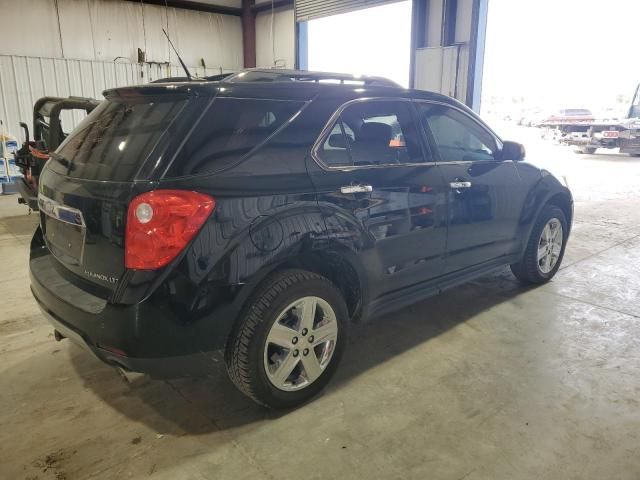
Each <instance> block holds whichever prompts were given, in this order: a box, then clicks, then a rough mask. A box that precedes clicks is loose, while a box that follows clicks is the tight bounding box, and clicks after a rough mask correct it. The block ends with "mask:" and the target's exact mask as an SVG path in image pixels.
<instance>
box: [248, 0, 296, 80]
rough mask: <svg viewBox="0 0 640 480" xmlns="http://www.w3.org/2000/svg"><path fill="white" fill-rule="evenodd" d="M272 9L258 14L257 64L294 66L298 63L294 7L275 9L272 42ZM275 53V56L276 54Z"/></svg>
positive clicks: (282, 66) (261, 65)
mask: <svg viewBox="0 0 640 480" xmlns="http://www.w3.org/2000/svg"><path fill="white" fill-rule="evenodd" d="M271 21H272V15H271V10H267V11H265V12H260V13H258V15H257V16H256V66H258V67H273V66H276V67H281V68H294V67H295V63H296V35H295V32H296V29H295V15H294V12H293V8H285V9H275V11H274V15H273V32H274V35H273V37H275V42H272V38H273V37H272V35H271V32H272V27H271ZM274 53H275V56H274Z"/></svg>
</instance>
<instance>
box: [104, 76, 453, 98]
mask: <svg viewBox="0 0 640 480" xmlns="http://www.w3.org/2000/svg"><path fill="white" fill-rule="evenodd" d="M167 93H173V94H183V95H185V94H186V95H188V94H196V95H202V96H211V95H220V96H236V97H242V98H270V99H274V100H277V99H283V100H300V101H307V100H312V99H314V98H316V97H317V96H318V95H320V96H343V95H344V96H345V97H351V98H357V97H363V96H368V97H372V96H384V97H401V96H402V97H406V96H407V95H408V96H410V97H412V98H421V99H431V100H437V101H441V102H447V103H454V104H458V102H457V101H456V100H454V99H452V98H450V97H447V96H444V95H440V94H438V93H433V92H427V91H424V90H410V89H406V88H403V87H401V86H400V85H398V84H397V83H395V82H393V81H392V80H389V79H386V78H383V77H375V76H368V75H349V74H344V73H330V72H308V71H303V70H283V69H266V68H254V69H248V70H243V71H241V72H238V73H232V74H222V75H216V76H215V77H207V78H204V79H203V78H194V79H192V80H189V79H187V78H186V77H173V78H167V79H160V80H156V81H155V82H153V83H149V84H146V85H140V86H136V87H121V88H116V89H111V90H106V91H105V92H104V95H105V96H108V97H120V96H129V95H140V94H143V95H144V94H147V95H154V94H167Z"/></svg>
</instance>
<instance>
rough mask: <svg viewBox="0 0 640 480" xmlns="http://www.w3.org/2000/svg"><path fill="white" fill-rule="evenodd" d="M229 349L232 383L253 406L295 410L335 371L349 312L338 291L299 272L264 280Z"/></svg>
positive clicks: (310, 274) (285, 272)
mask: <svg viewBox="0 0 640 480" xmlns="http://www.w3.org/2000/svg"><path fill="white" fill-rule="evenodd" d="M245 312H246V313H245V315H244V318H242V319H241V322H240V324H239V325H238V328H237V330H236V333H235V335H234V337H233V338H232V339H231V341H230V343H229V346H228V348H227V354H226V358H227V370H228V372H229V376H230V378H231V380H232V381H233V382H234V383H235V385H236V386H237V387H238V388H239V389H240V391H242V392H243V393H244V394H246V395H247V396H249V397H250V398H251V399H253V400H254V401H255V402H257V403H259V404H261V405H264V406H267V407H273V408H287V407H293V406H296V405H299V404H301V403H303V402H305V401H306V400H308V399H309V398H311V397H312V396H314V395H316V394H317V393H318V392H319V391H320V390H322V389H323V388H324V387H325V385H326V384H327V383H328V382H329V380H330V378H331V376H332V375H333V373H334V372H335V369H336V367H337V365H338V362H339V360H340V357H341V355H342V350H343V348H344V345H345V344H346V336H347V325H348V312H347V307H346V304H345V302H344V299H343V298H342V295H341V293H340V291H339V290H338V289H337V288H336V287H335V286H334V285H333V284H332V283H331V282H330V281H329V280H327V279H326V278H324V277H322V276H320V275H317V274H315V273H311V272H307V271H303V270H285V271H283V272H279V273H277V274H274V275H272V276H270V277H268V278H267V279H266V280H265V281H264V282H263V284H262V287H261V288H259V289H258V291H257V293H256V295H254V297H253V298H252V300H251V301H250V302H249V304H248V306H247V308H246V310H245Z"/></svg>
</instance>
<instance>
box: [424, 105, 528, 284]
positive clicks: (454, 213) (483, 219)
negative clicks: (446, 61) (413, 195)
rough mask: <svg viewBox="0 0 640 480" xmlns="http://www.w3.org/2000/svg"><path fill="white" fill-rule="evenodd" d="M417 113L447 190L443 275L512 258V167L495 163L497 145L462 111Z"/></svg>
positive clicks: (516, 196) (517, 204)
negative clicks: (431, 145)
mask: <svg viewBox="0 0 640 480" xmlns="http://www.w3.org/2000/svg"><path fill="white" fill-rule="evenodd" d="M418 111H419V114H420V117H421V121H422V124H423V125H424V127H425V130H426V132H427V134H428V136H429V137H430V138H431V141H432V142H433V144H434V145H435V147H434V148H435V149H436V150H437V152H438V155H439V161H438V165H439V167H440V169H441V170H442V174H443V176H444V181H445V182H446V184H447V185H448V187H449V188H448V224H449V228H448V239H447V260H446V267H445V273H449V272H455V271H457V270H461V269H463V268H467V267H472V266H474V265H479V264H482V263H485V262H488V261H491V260H495V259H497V258H499V257H502V256H508V255H511V254H513V253H514V252H515V251H516V250H517V248H518V246H519V244H518V242H517V227H518V220H519V217H520V212H521V211H522V205H523V202H524V198H525V192H524V191H523V188H522V184H521V180H520V176H519V174H518V171H517V169H516V166H515V164H514V163H513V162H512V161H510V160H501V159H499V149H500V145H501V144H500V141H499V140H498V139H497V138H496V137H495V135H493V133H491V131H490V130H488V129H487V128H486V127H485V126H484V125H482V124H481V123H480V122H479V121H478V120H477V119H475V118H473V117H472V116H471V115H469V114H468V113H466V112H464V111H463V110H462V109H458V108H454V107H450V106H446V105H443V104H438V103H428V102H425V103H419V104H418Z"/></svg>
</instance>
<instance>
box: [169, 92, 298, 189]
mask: <svg viewBox="0 0 640 480" xmlns="http://www.w3.org/2000/svg"><path fill="white" fill-rule="evenodd" d="M302 106H303V103H302V102H295V101H285V100H255V99H241V98H218V99H216V100H214V102H213V103H212V104H211V107H210V108H209V110H208V111H207V112H205V114H204V115H203V117H202V119H201V120H200V122H199V123H198V125H196V127H195V128H194V130H193V132H192V133H191V134H190V136H189V138H188V139H187V141H186V142H185V144H184V147H183V148H182V150H181V152H180V153H179V154H178V157H177V158H176V159H175V160H174V161H173V164H172V165H171V167H170V168H169V171H168V172H167V174H166V176H167V177H181V176H185V175H198V174H207V173H211V172H214V171H216V170H220V169H222V168H225V167H227V166H229V165H231V164H233V162H235V161H237V160H240V159H241V158H242V157H244V156H245V155H246V154H248V153H249V152H250V151H251V150H252V149H253V148H254V147H256V146H257V145H259V144H260V143H262V142H263V141H264V140H266V139H267V138H269V136H271V135H272V134H273V133H274V132H275V131H276V130H277V129H278V128H280V127H281V126H282V125H284V123H285V122H287V121H288V120H289V119H290V118H291V117H293V115H295V113H296V112H298V111H299V110H300V108H302Z"/></svg>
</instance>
